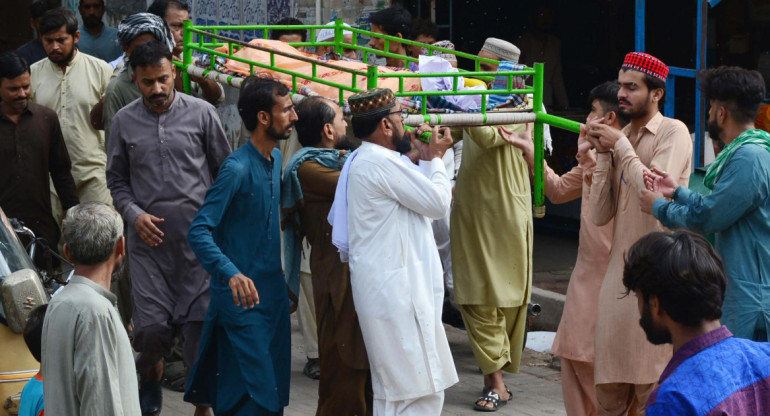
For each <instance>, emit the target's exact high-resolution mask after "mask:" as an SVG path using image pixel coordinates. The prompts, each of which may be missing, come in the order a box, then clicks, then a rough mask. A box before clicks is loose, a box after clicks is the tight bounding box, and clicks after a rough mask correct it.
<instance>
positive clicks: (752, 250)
mask: <svg viewBox="0 0 770 416" xmlns="http://www.w3.org/2000/svg"><path fill="white" fill-rule="evenodd" d="M701 90H702V91H703V94H704V95H705V97H706V99H708V100H709V103H710V105H711V108H710V109H709V118H708V123H707V126H708V131H709V135H710V136H711V138H712V140H721V141H722V142H723V143H724V144H725V148H724V150H722V151H721V152H720V153H719V155H718V156H717V158H716V160H715V161H714V163H712V164H711V165H710V166H709V170H708V172H707V173H706V177H705V180H704V185H706V186H707V187H708V188H710V189H712V192H711V194H709V195H707V196H703V195H700V194H698V193H696V192H694V191H691V190H689V189H687V188H684V187H681V186H677V185H676V183H675V182H674V181H673V180H672V178H671V177H670V176H669V175H667V174H666V173H665V172H661V171H659V170H657V169H655V168H653V171H654V172H653V173H648V174H646V175H645V181H646V182H647V187H648V188H650V189H651V190H654V191H657V192H660V193H655V192H649V191H647V192H643V193H642V195H641V198H642V201H641V206H642V210H643V211H645V212H647V213H652V214H653V215H654V216H655V218H657V219H658V220H660V222H661V223H662V224H663V225H665V226H666V227H668V228H686V229H689V230H692V231H694V232H697V233H701V234H711V233H715V237H716V238H715V243H716V244H715V247H716V249H717V251H718V252H719V254H720V255H721V256H722V258H724V259H725V274H726V275H727V279H728V284H727V292H726V294H725V304H724V319H723V322H724V324H725V325H726V326H727V327H728V328H730V331H732V333H733V334H735V336H736V337H739V338H747V339H753V340H755V341H768V340H769V339H768V333H770V312H768V310H767V300H766V299H768V298H770V134H768V133H767V132H765V131H763V130H758V129H755V128H754V120H755V119H756V117H757V112H758V110H759V105H760V104H761V102H762V100H763V98H764V96H765V83H764V80H763V79H762V75H760V73H759V72H757V71H749V70H747V69H743V68H738V67H720V68H715V69H711V70H708V71H706V72H705V74H704V75H703V77H702V80H701ZM661 194H662V195H661ZM663 196H665V197H667V198H671V199H672V201H666V200H665V199H663V198H662V197H663Z"/></svg>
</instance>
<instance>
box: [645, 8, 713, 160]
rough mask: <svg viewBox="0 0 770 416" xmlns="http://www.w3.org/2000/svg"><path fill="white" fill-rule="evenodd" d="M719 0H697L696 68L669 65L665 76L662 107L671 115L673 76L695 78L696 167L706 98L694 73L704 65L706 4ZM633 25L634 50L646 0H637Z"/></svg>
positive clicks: (674, 80) (694, 146)
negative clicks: (664, 94) (634, 26)
mask: <svg viewBox="0 0 770 416" xmlns="http://www.w3.org/2000/svg"><path fill="white" fill-rule="evenodd" d="M720 1H721V0H710V1H707V0H698V20H697V28H696V31H697V33H696V36H697V39H696V45H697V51H696V56H695V69H689V68H678V67H670V71H669V74H668V78H667V79H666V105H665V106H664V109H663V114H664V115H665V116H666V117H674V108H675V105H676V100H675V98H676V94H675V89H676V78H677V77H681V78H694V79H695V143H694V145H693V164H694V165H695V167H700V166H702V165H703V142H704V138H705V135H704V126H705V121H706V120H705V117H706V102H705V100H704V99H703V96H702V95H701V91H700V80H699V79H698V78H697V77H696V75H697V73H698V72H699V71H700V70H701V69H704V68H706V48H707V45H706V42H707V41H706V25H707V19H708V6H709V3H711V5H712V6H715V5H716V4H717V3H719V2H720ZM635 25H636V36H635V42H634V47H635V49H636V51H638V52H644V49H645V45H644V33H645V0H636V18H635Z"/></svg>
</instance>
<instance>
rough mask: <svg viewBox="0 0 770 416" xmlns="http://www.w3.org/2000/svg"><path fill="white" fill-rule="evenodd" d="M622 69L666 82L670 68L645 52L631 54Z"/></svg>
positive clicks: (627, 56) (624, 61)
mask: <svg viewBox="0 0 770 416" xmlns="http://www.w3.org/2000/svg"><path fill="white" fill-rule="evenodd" d="M620 69H632V70H634V71H639V72H642V73H645V74H647V75H651V76H653V77H655V78H658V79H660V80H662V81H666V77H667V76H668V67H667V66H666V64H664V63H663V61H661V60H660V59H658V58H656V57H654V56H652V55H650V54H648V53H644V52H630V53H628V54H627V55H626V59H624V60H623V66H621V67H620Z"/></svg>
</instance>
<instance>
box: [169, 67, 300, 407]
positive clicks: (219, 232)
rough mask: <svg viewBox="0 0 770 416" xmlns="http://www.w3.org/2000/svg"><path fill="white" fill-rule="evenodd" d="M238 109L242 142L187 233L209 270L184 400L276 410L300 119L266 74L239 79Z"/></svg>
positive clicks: (283, 392) (286, 369)
mask: <svg viewBox="0 0 770 416" xmlns="http://www.w3.org/2000/svg"><path fill="white" fill-rule="evenodd" d="M238 111H239V113H240V115H241V119H242V120H243V122H244V125H245V126H246V128H247V129H248V130H249V131H251V136H250V138H249V141H248V142H247V143H246V144H245V145H243V146H241V147H240V148H238V150H236V151H235V152H233V153H232V154H231V155H230V156H229V157H228V158H227V160H225V162H224V164H223V165H222V169H220V172H219V176H217V179H216V181H215V182H214V184H213V185H212V186H211V188H209V190H208V192H207V193H206V200H205V202H204V203H203V206H202V207H201V209H200V210H199V211H198V214H197V215H196V216H195V220H193V223H192V225H191V226H190V232H189V233H188V235H187V239H188V241H189V242H190V245H191V246H192V248H193V250H194V251H195V254H196V255H197V256H198V259H200V261H201V263H202V264H203V267H204V268H205V269H206V270H207V271H208V272H209V273H210V274H211V305H210V306H209V310H208V313H207V315H206V322H205V324H204V327H203V335H202V336H201V349H200V356H199V357H198V361H197V362H196V363H195V367H194V368H193V371H192V373H191V374H190V376H189V377H188V378H187V380H188V382H187V390H186V393H185V396H184V399H185V400H186V401H188V402H192V403H207V404H210V405H211V406H212V407H213V409H214V413H215V414H228V415H258V416H260V415H282V414H283V408H284V407H285V406H287V405H288V404H289V374H290V370H291V369H290V366H289V365H288V363H289V362H291V325H290V322H289V296H288V292H287V288H286V281H285V280H284V277H283V267H282V265H281V235H280V227H279V225H280V224H279V223H280V221H279V219H280V213H279V209H280V208H279V200H280V198H279V195H280V191H281V166H282V157H281V152H280V151H279V150H278V148H277V145H278V141H279V140H280V141H283V140H287V139H288V138H289V136H290V135H291V132H292V130H293V129H294V122H296V121H297V113H296V112H295V111H294V104H293V103H292V101H291V94H290V93H289V89H288V88H286V86H285V85H283V84H281V83H280V82H278V81H274V80H272V79H263V78H258V77H250V78H248V79H246V80H245V81H244V82H243V85H242V87H241V95H240V98H239V99H238Z"/></svg>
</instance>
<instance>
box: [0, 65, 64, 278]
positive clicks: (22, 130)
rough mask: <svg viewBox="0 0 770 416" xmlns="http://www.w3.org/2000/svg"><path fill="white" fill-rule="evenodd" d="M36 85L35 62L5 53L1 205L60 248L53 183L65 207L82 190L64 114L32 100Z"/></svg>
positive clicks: (0, 96)
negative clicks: (32, 75) (31, 68)
mask: <svg viewBox="0 0 770 416" xmlns="http://www.w3.org/2000/svg"><path fill="white" fill-rule="evenodd" d="M30 84H31V81H30V75H29V66H27V63H26V62H24V60H23V59H22V58H21V57H20V56H19V55H17V54H16V53H15V52H8V53H5V54H2V55H0V137H2V138H3V139H2V140H0V206H2V207H3V210H5V212H6V214H7V215H8V216H9V217H13V218H18V219H20V220H22V221H23V222H24V225H26V226H27V227H29V228H30V229H31V230H32V231H34V232H35V235H36V236H37V237H42V238H44V239H45V241H46V242H47V243H48V246H49V247H50V248H51V249H52V250H56V249H57V245H58V244H59V237H60V233H59V225H58V224H57V223H56V220H55V219H54V217H53V214H52V211H51V191H50V186H51V185H50V182H51V181H52V182H53V185H54V188H55V189H56V192H57V193H58V194H59V195H60V196H61V198H60V199H61V202H62V205H63V208H64V209H65V210H66V209H69V208H70V207H73V206H75V205H77V204H78V195H77V191H76V189H75V180H74V179H72V173H71V172H70V169H71V163H70V157H69V154H68V153H67V146H66V145H65V144H64V138H63V137H62V131H61V127H60V126H59V118H58V117H56V113H55V112H54V111H53V110H51V109H49V108H46V107H43V106H42V105H38V104H35V103H31V102H29V97H30V95H31V91H30V88H31V87H30ZM49 175H50V178H51V179H50V181H49V179H48V178H49ZM43 252H45V250H41V251H38V253H41V254H42V253H43ZM34 260H35V264H36V265H37V266H38V267H41V268H46V269H47V268H48V267H49V266H52V264H49V262H48V260H47V259H46V258H45V256H44V255H37V256H35V259H34Z"/></svg>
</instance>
